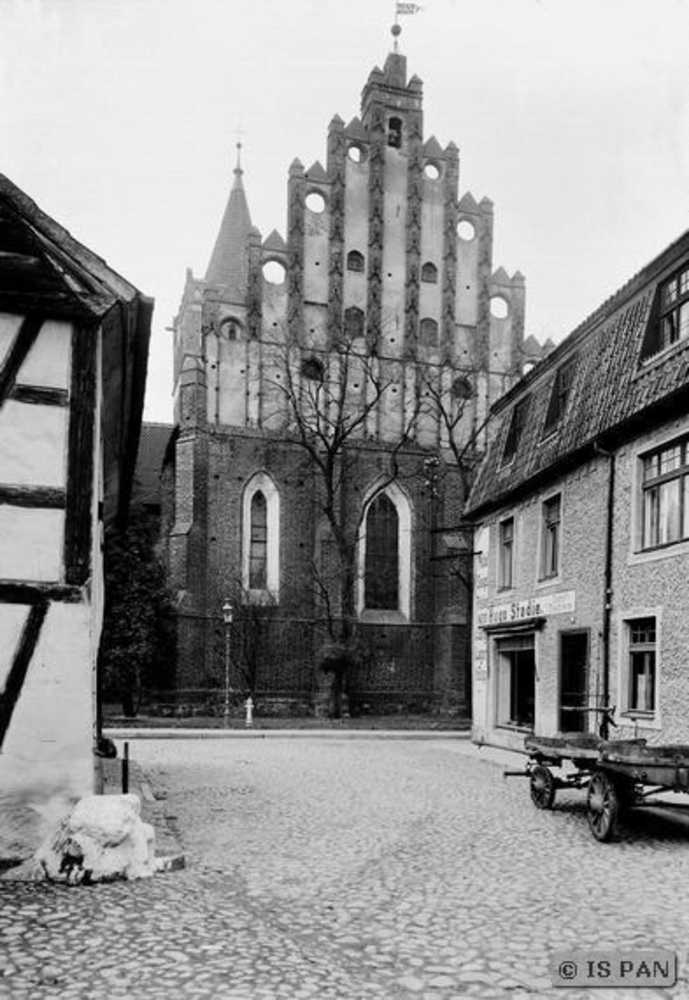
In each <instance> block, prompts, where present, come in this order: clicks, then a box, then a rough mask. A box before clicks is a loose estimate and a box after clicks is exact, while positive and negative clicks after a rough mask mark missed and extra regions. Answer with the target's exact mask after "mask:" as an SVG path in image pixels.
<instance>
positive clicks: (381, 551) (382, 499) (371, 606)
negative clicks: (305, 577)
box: [357, 484, 411, 619]
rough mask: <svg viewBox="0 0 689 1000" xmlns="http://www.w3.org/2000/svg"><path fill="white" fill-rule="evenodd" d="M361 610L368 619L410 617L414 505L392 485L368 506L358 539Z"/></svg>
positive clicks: (359, 606) (376, 494) (359, 604)
mask: <svg viewBox="0 0 689 1000" xmlns="http://www.w3.org/2000/svg"><path fill="white" fill-rule="evenodd" d="M359 579H360V583H359V592H358V601H357V604H358V610H359V613H360V614H361V615H363V616H364V617H365V618H369V619H370V618H372V617H373V618H375V617H377V616H379V615H382V616H383V617H384V618H385V617H386V616H389V615H390V614H391V613H392V614H393V615H395V616H396V617H400V616H403V617H405V618H407V619H408V618H409V617H410V612H411V508H410V505H409V501H408V500H407V497H406V495H405V494H404V493H403V492H402V490H401V489H400V488H399V487H398V486H396V485H395V484H392V485H390V486H388V487H387V488H386V489H385V490H384V491H383V492H378V493H376V492H375V491H374V495H373V497H372V499H371V500H370V502H369V503H368V505H367V506H366V509H365V514H364V520H363V525H362V529H361V534H360V542H359Z"/></svg>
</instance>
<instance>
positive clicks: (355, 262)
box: [347, 250, 364, 271]
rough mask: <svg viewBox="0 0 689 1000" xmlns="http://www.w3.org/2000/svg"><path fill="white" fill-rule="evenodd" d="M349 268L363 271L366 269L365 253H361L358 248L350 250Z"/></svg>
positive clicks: (349, 269) (348, 256)
mask: <svg viewBox="0 0 689 1000" xmlns="http://www.w3.org/2000/svg"><path fill="white" fill-rule="evenodd" d="M347 270H348V271H363V270H364V255H363V254H362V253H359V251H358V250H350V251H349V253H348V254H347Z"/></svg>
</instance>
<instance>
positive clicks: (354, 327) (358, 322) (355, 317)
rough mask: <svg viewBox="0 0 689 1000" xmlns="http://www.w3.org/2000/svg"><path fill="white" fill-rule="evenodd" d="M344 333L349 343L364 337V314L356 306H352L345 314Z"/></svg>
mask: <svg viewBox="0 0 689 1000" xmlns="http://www.w3.org/2000/svg"><path fill="white" fill-rule="evenodd" d="M344 332H345V339H346V340H347V341H348V342H351V341H352V340H356V339H357V337H363V336H364V314H363V312H362V310H361V309H357V307H356V306H350V307H349V309H345V312H344Z"/></svg>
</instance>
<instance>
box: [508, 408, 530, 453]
mask: <svg viewBox="0 0 689 1000" xmlns="http://www.w3.org/2000/svg"><path fill="white" fill-rule="evenodd" d="M528 409H529V400H528V397H527V399H521V400H520V401H519V402H518V403H517V404H516V406H515V407H514V409H513V410H512V419H511V421H510V429H509V431H508V432H507V438H506V439H505V447H504V449H503V452H502V461H503V463H505V462H509V461H510V460H511V459H512V458H514V455H515V452H516V451H517V447H518V445H519V441H520V440H521V436H522V433H523V431H524V425H525V423H526V415H527V413H528Z"/></svg>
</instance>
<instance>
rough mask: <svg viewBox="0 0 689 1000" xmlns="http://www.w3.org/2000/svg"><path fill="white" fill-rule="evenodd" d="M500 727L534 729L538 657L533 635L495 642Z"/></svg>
mask: <svg viewBox="0 0 689 1000" xmlns="http://www.w3.org/2000/svg"><path fill="white" fill-rule="evenodd" d="M495 647H496V654H497V698H498V704H497V724H498V725H499V726H515V727H518V728H519V729H533V726H534V719H535V700H536V697H535V696H536V656H535V650H534V637H533V633H530V634H528V635H515V636H510V637H509V638H505V639H496V641H495Z"/></svg>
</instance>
